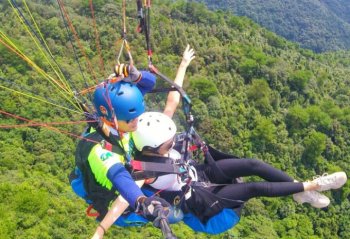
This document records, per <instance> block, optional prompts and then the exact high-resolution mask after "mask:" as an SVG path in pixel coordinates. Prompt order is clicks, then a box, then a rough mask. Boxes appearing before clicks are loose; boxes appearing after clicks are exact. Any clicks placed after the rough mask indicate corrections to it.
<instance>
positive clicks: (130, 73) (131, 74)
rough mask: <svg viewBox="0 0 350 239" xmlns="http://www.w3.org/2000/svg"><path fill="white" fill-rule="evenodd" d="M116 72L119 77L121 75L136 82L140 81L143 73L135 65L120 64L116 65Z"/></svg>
mask: <svg viewBox="0 0 350 239" xmlns="http://www.w3.org/2000/svg"><path fill="white" fill-rule="evenodd" d="M114 73H115V75H116V76H117V77H119V76H121V77H122V78H123V81H126V82H131V83H136V82H138V81H139V80H140V79H141V77H142V74H141V73H140V72H139V71H138V70H137V69H136V67H135V66H134V65H128V64H123V63H122V64H118V65H116V66H115V67H114Z"/></svg>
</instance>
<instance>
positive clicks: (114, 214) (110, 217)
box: [91, 180, 144, 239]
mask: <svg viewBox="0 0 350 239" xmlns="http://www.w3.org/2000/svg"><path fill="white" fill-rule="evenodd" d="M143 183H144V180H140V181H136V184H137V185H138V186H139V187H142V185H143ZM128 206H129V204H128V202H127V201H126V200H125V199H124V198H123V197H122V196H121V195H120V196H118V197H117V199H116V200H115V201H114V202H113V204H112V207H111V208H110V209H109V210H108V213H107V214H106V216H105V217H104V218H103V220H102V221H101V222H100V224H99V225H98V226H97V228H96V231H95V234H94V235H93V236H92V237H91V239H102V238H103V236H104V234H105V232H106V231H107V230H108V229H109V228H110V227H111V226H112V225H113V223H114V222H115V221H116V220H117V219H118V217H120V215H122V214H123V212H124V211H125V210H126V209H127V208H128Z"/></svg>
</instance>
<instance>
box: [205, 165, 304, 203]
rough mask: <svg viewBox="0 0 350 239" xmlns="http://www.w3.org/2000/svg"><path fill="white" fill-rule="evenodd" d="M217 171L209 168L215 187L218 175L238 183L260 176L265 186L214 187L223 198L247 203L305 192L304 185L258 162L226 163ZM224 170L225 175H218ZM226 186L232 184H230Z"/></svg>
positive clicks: (259, 184) (207, 170)
mask: <svg viewBox="0 0 350 239" xmlns="http://www.w3.org/2000/svg"><path fill="white" fill-rule="evenodd" d="M216 166H217V167H212V165H211V166H209V165H206V167H205V168H204V172H205V174H206V176H207V177H208V178H209V180H210V181H211V182H212V183H222V181H221V182H217V178H218V176H217V174H218V173H221V174H222V173H223V174H224V175H225V176H226V178H228V179H231V180H232V179H234V178H238V177H244V176H259V177H261V178H262V179H264V180H265V181H264V182H247V183H237V184H229V185H224V186H218V187H212V188H211V189H210V191H212V192H213V193H215V194H216V195H217V196H219V197H221V198H227V199H231V200H242V201H247V200H249V199H251V198H254V197H259V196H265V197H279V196H287V195H291V194H294V193H298V192H302V191H304V187H303V184H302V183H297V182H293V181H294V180H293V178H291V177H290V176H289V175H287V174H286V173H284V172H283V171H281V170H279V169H276V168H274V167H272V166H271V165H269V164H267V163H264V162H262V161H260V160H256V159H222V160H219V161H216ZM218 169H220V170H221V171H222V172H218ZM226 183H230V181H229V180H227V182H226ZM226 206H228V205H226Z"/></svg>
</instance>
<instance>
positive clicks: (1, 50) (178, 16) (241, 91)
mask: <svg viewBox="0 0 350 239" xmlns="http://www.w3.org/2000/svg"><path fill="white" fill-rule="evenodd" d="M94 2H95V1H94ZM27 4H28V8H29V9H30V10H31V13H32V15H33V17H34V18H35V20H36V23H37V25H38V26H39V28H40V30H41V33H42V34H43V35H44V36H45V39H46V41H47V45H48V46H49V48H50V49H51V51H52V54H53V56H54V57H55V60H56V61H57V63H58V65H60V66H61V68H62V70H63V73H64V74H65V75H66V77H67V78H68V79H69V80H68V84H69V85H70V86H72V88H76V89H78V90H82V89H84V88H86V86H85V84H84V82H85V80H84V77H85V78H86V79H87V81H88V82H90V83H89V84H92V83H91V82H94V81H92V79H93V77H92V76H91V75H90V74H89V70H88V69H87V68H88V67H87V64H86V59H85V57H84V56H83V54H82V53H80V52H79V50H77V54H76V56H74V53H73V49H72V46H71V44H70V42H69V38H68V37H67V32H66V30H65V26H64V23H63V21H62V19H61V13H60V11H59V8H58V6H57V3H56V2H54V1H43V0H33V1H28V2H27ZM18 5H19V7H20V8H21V9H25V6H24V5H22V4H20V3H18ZM65 7H66V9H67V12H68V13H69V16H70V18H71V20H72V22H73V24H74V26H75V28H76V30H77V35H78V36H79V38H80V41H81V45H82V46H83V47H84V49H85V51H86V52H87V57H88V58H89V60H90V61H91V62H92V66H93V68H94V70H95V71H96V75H97V76H98V77H97V78H98V79H100V80H103V78H104V77H106V76H108V75H109V74H110V73H111V69H112V66H113V65H114V64H115V63H116V62H115V61H116V60H115V59H116V58H115V56H116V55H117V53H118V51H119V46H120V44H119V45H118V42H117V40H118V39H119V38H120V32H121V30H122V13H121V10H120V9H121V8H122V6H121V1H118V2H116V1H114V0H113V1H112V0H100V1H96V2H95V16H96V21H97V28H98V30H99V32H100V39H101V48H102V53H103V58H104V62H105V68H106V71H105V72H103V71H102V70H99V67H98V66H99V57H98V54H97V52H98V50H97V47H96V44H95V42H94V41H95V36H94V28H93V23H92V21H91V12H90V9H89V5H88V4H83V3H81V1H78V0H73V1H65ZM0 9H1V11H0V30H1V32H3V33H5V34H6V36H8V37H10V38H11V39H12V40H13V42H14V43H15V45H16V46H17V47H18V48H20V49H21V50H22V51H23V52H24V53H25V54H26V55H27V56H28V57H30V58H31V59H33V61H34V62H36V64H37V65H38V66H39V67H40V68H42V69H43V70H44V71H46V72H48V73H49V74H50V75H54V72H53V71H52V70H51V68H50V67H49V64H48V63H47V62H46V61H45V59H44V57H43V56H42V55H41V54H40V52H39V51H38V50H37V48H36V47H35V44H34V43H33V41H32V39H31V38H30V35H29V34H28V33H27V32H26V31H25V30H24V28H23V26H22V24H21V23H20V21H19V20H18V19H17V18H16V14H15V13H14V12H13V10H12V8H11V6H10V5H9V4H8V3H7V2H4V1H2V2H1V3H0ZM151 11H152V13H151V24H152V26H151V38H152V46H153V49H154V55H153V62H154V64H155V65H156V66H157V67H158V68H159V69H160V70H161V71H162V72H163V73H164V74H166V75H168V76H169V77H170V78H174V76H175V73H176V69H177V65H178V64H179V62H180V59H181V54H182V52H183V50H184V49H185V46H186V44H187V43H189V44H190V45H191V46H193V47H194V49H195V50H196V59H195V60H194V61H193V63H191V65H190V67H189V69H188V72H187V75H186V84H185V90H186V91H187V93H188V94H189V96H190V97H191V99H192V101H193V114H194V118H195V126H196V129H197V130H198V132H199V133H200V134H201V135H202V136H203V138H204V139H205V140H206V141H207V142H208V143H210V144H212V145H214V146H215V147H217V148H219V149H222V150H224V151H226V152H230V153H232V154H234V155H237V156H240V157H246V158H251V157H256V158H260V159H262V160H264V161H266V162H269V163H271V164H273V165H274V166H276V167H279V168H281V169H282V170H285V171H287V172H288V173H290V174H291V175H293V176H294V177H296V178H297V179H299V180H303V179H311V178H312V176H314V175H318V174H322V173H323V172H329V173H331V172H334V171H339V170H344V171H346V172H347V173H348V175H349V172H350V151H349V146H350V135H349V132H350V83H349V75H350V68H349V66H350V54H349V53H348V52H342V53H340V52H339V53H328V54H314V53H313V52H312V51H310V50H305V49H301V48H299V47H298V46H297V45H296V44H293V43H291V42H287V41H286V40H284V39H283V38H280V37H278V36H276V35H275V34H274V33H272V32H270V31H267V30H266V29H264V28H261V27H259V26H258V25H256V24H255V23H254V22H253V21H251V20H249V19H247V18H243V17H237V16H231V15H228V14H226V13H223V12H212V11H209V10H207V9H206V8H205V7H204V6H203V5H199V4H197V3H193V2H185V1H170V0H169V1H164V0H158V1H152V8H151ZM26 16H29V14H26ZM127 16H128V20H127V23H128V24H127V30H128V31H127V36H128V40H129V43H130V45H131V51H132V54H133V57H134V60H135V64H136V65H137V66H138V67H139V68H145V67H146V66H147V56H146V53H145V39H144V36H143V35H141V34H139V33H136V32H135V31H134V29H135V28H136V26H137V20H136V18H137V12H136V6H134V3H129V4H128V6H127ZM28 19H30V17H28ZM0 39H2V40H3V37H1V38H0ZM73 41H74V39H73ZM116 42H117V43H116ZM119 43H120V42H119ZM74 44H75V46H77V43H76V42H75V43H74ZM124 58H125V57H124ZM76 59H79V63H80V66H79V65H78V64H77V61H76ZM0 62H1V64H0V86H1V91H0V109H1V110H2V111H6V112H9V113H11V114H14V115H18V116H21V117H24V118H26V119H29V120H36V121H37V122H43V123H45V122H68V121H79V120H81V119H83V116H82V115H81V114H77V113H74V111H71V110H68V109H65V108H60V107H58V106H53V105H48V104H46V103H43V102H42V101H39V100H37V99H34V98H30V97H27V96H25V95H24V93H26V94H31V95H34V96H37V97H41V98H43V99H47V100H50V101H52V102H55V104H56V105H59V106H66V105H67V102H66V101H65V100H64V99H63V98H62V97H61V95H60V92H59V91H58V90H57V89H56V88H54V87H52V85H51V84H50V83H49V82H48V81H47V79H46V78H45V77H44V76H43V75H42V74H39V73H37V72H35V71H34V70H33V69H32V68H31V67H30V66H28V64H27V63H26V62H24V61H23V60H22V59H21V58H19V57H17V56H16V55H15V54H13V53H12V52H11V51H9V50H8V49H7V48H6V47H4V46H3V44H1V43H0ZM80 68H81V70H82V72H81V71H80ZM82 73H83V74H82ZM159 84H162V82H161V80H160V79H159ZM163 85H165V84H164V83H163ZM14 90H15V91H16V92H15V91H14ZM164 99H165V95H164V94H157V95H151V96H148V98H147V104H148V108H149V109H153V110H161V109H162V105H159V103H158V102H163V101H164ZM67 107H68V108H69V105H68V106H67ZM176 119H177V121H178V124H179V125H180V124H185V122H184V116H183V113H182V112H179V114H178V115H177V117H176ZM0 122H1V123H0V125H5V126H6V125H7V126H13V125H20V124H23V123H26V122H23V119H22V120H20V119H14V118H13V117H9V116H8V115H4V114H0ZM84 127H85V124H84V123H81V124H64V125H58V126H57V128H58V129H60V130H61V131H63V130H64V131H67V132H70V133H72V134H74V135H75V136H69V135H67V134H66V133H64V132H61V133H59V132H55V131H52V130H50V129H49V128H47V127H18V128H16V129H14V128H10V127H5V128H1V129H0V172H1V174H0V182H1V183H0V198H1V200H0V212H1V213H0V215H1V216H0V238H16V239H17V238H23V239H28V238H33V239H34V238H35V239H36V238H57V239H65V238H67V239H68V238H88V237H89V236H90V235H91V234H92V232H93V231H94V228H95V226H96V225H97V224H96V222H95V221H94V220H93V219H91V218H87V217H86V216H85V211H84V210H85V208H86V204H85V202H84V201H83V200H81V199H79V198H78V197H77V196H76V195H75V194H74V193H73V192H72V191H71V189H70V186H69V184H68V178H67V175H68V174H69V172H70V171H71V170H72V168H73V166H74V150H75V146H76V143H77V140H78V139H77V138H76V135H80V133H81V132H82V131H83V128H84ZM246 180H248V181H249V180H256V178H250V179H246ZM349 194H350V187H349V183H348V184H346V185H345V186H344V187H343V188H342V189H341V190H337V191H334V192H326V195H327V196H329V197H330V198H331V205H330V206H329V207H328V208H327V209H323V210H320V209H315V208H312V207H310V206H309V205H297V204H296V203H295V202H294V201H293V200H292V197H285V198H259V199H254V200H251V201H250V202H249V203H247V205H246V207H245V209H244V211H243V217H242V219H241V222H240V223H239V225H237V226H236V227H235V228H233V229H231V230H230V231H229V232H227V233H223V234H221V235H218V236H212V237H211V238H231V237H232V236H235V237H236V238H259V239H261V238H313V239H316V238H319V239H321V238H322V239H325V238H332V239H333V238H350V229H349V222H350V209H349V208H350V203H349ZM173 228H174V231H175V233H176V234H177V235H178V237H179V238H207V237H208V235H204V234H198V233H193V232H192V231H191V230H190V229H189V228H188V227H186V226H185V225H183V224H178V225H174V226H173ZM159 236H160V232H159V231H158V230H156V229H154V228H153V227H152V226H151V225H149V226H148V227H146V228H130V229H125V228H118V227H114V228H113V229H112V230H110V231H109V232H108V237H107V238H146V237H147V238H158V237H159Z"/></svg>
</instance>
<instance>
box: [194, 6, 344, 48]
mask: <svg viewBox="0 0 350 239" xmlns="http://www.w3.org/2000/svg"><path fill="white" fill-rule="evenodd" d="M199 1H200V2H205V3H206V4H207V5H208V6H210V7H211V8H218V9H224V10H229V11H231V12H233V13H234V14H237V15H239V16H247V17H249V18H251V19H253V20H254V21H255V22H257V23H259V24H260V25H262V26H264V27H266V28H267V29H269V30H270V31H273V32H275V33H276V34H278V35H280V36H283V37H285V38H286V39H288V40H290V41H293V42H297V43H299V44H300V46H301V47H305V48H308V49H312V50H314V51H315V52H324V51H334V50H346V49H350V40H349V39H350V38H349V36H350V18H349V16H350V3H349V1H346V0H321V1H319V0H301V1H293V0H287V1H278V0H266V1H259V0H224V1H210V0H199Z"/></svg>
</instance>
